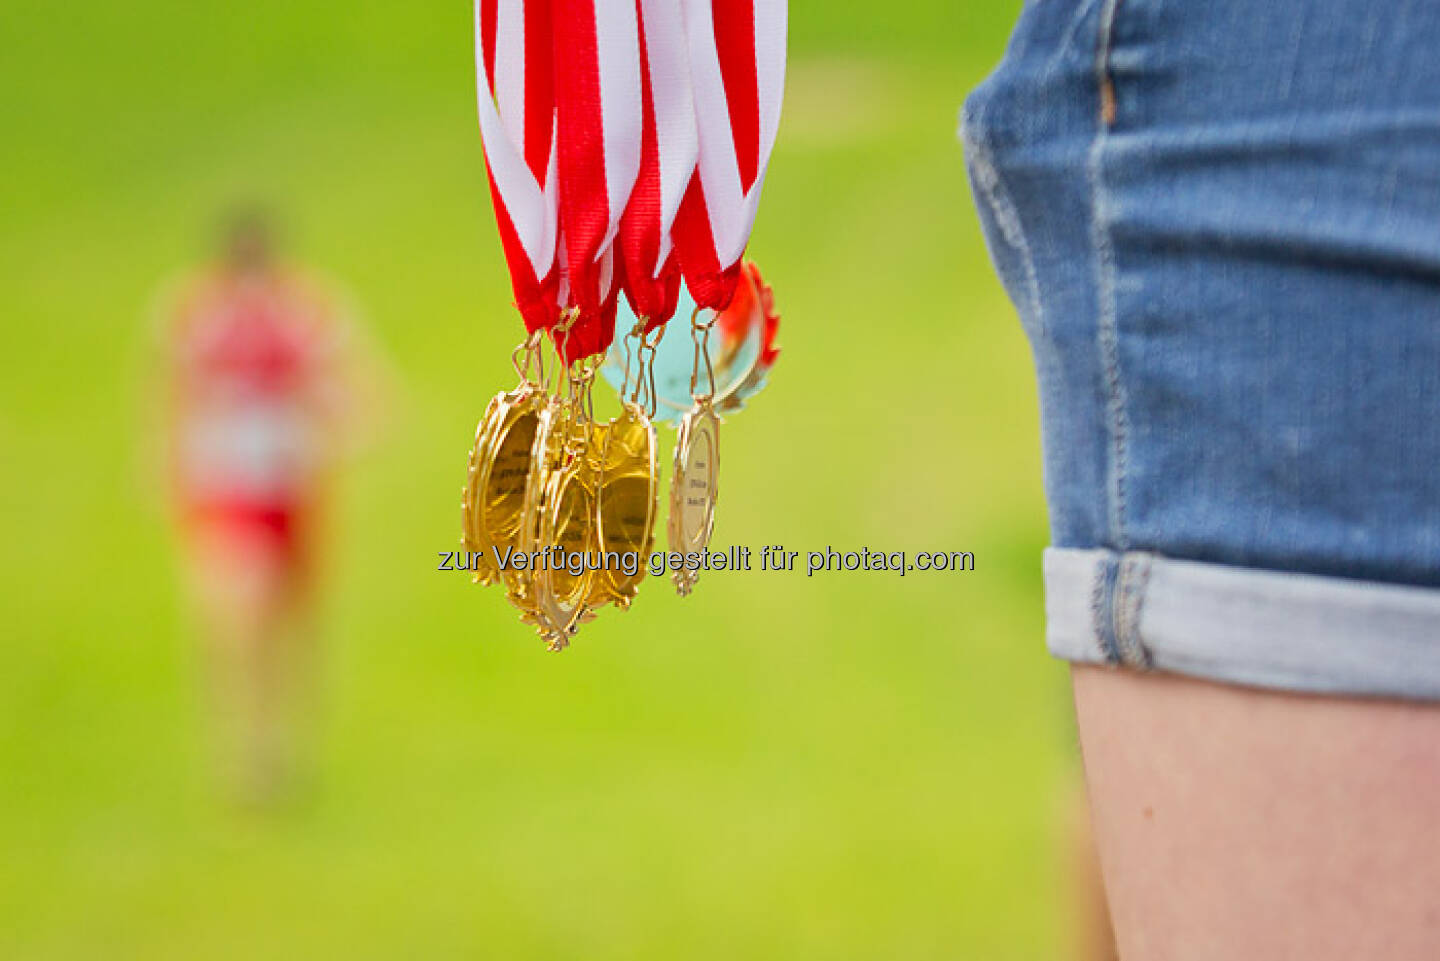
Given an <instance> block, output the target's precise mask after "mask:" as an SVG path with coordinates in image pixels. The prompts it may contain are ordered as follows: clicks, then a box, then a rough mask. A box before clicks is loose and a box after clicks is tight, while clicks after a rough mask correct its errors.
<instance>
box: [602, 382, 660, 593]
mask: <svg viewBox="0 0 1440 961" xmlns="http://www.w3.org/2000/svg"><path fill="white" fill-rule="evenodd" d="M656 446H657V445H656V438H655V426H654V425H653V424H652V423H651V422H650V417H649V415H647V414H646V413H645V411H643V410H642V409H641V408H640V407H639V405H637V404H636V403H634V402H633V401H631V402H628V403H626V404H625V407H624V409H623V410H622V411H621V413H620V416H618V417H617V418H615V420H613V421H611V422H610V424H609V425H608V427H607V428H606V430H605V437H604V442H603V443H602V444H601V445H600V446H599V455H600V456H599V457H598V458H597V459H596V467H597V468H598V469H597V472H596V473H597V496H596V505H595V506H596V511H595V535H596V537H595V549H596V551H597V552H598V553H599V554H600V565H601V566H600V571H599V572H598V575H599V576H597V578H596V588H597V595H596V599H597V600H599V601H600V602H602V603H603V602H605V601H613V602H614V604H615V606H616V607H618V608H620V609H621V610H626V609H628V608H629V607H630V603H631V602H632V601H633V600H634V599H635V595H636V594H637V593H638V592H639V590H640V582H641V581H642V580H644V579H645V572H646V560H647V558H648V557H649V554H650V549H651V547H652V545H653V543H654V532H655V515H656V513H657V511H658V503H659V477H658V459H657V457H656ZM627 554H629V555H633V558H634V561H635V564H634V573H627V572H626V571H625V569H624V568H625V567H626V566H628V565H627V564H626V563H625V555H627ZM592 606H597V607H598V606H599V604H592Z"/></svg>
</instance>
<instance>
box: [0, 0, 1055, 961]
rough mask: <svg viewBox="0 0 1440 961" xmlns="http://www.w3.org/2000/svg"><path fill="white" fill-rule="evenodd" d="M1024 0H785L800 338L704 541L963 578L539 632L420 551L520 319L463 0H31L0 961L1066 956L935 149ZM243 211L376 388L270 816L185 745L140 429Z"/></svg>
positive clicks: (1000, 498)
mask: <svg viewBox="0 0 1440 961" xmlns="http://www.w3.org/2000/svg"><path fill="white" fill-rule="evenodd" d="M1017 6H1018V4H1017V2H1015V0H1007V2H1005V3H1000V4H994V5H986V4H957V3H954V2H952V0H923V2H922V0H913V2H911V3H908V4H901V5H897V6H896V7H895V8H890V7H888V6H887V5H883V4H878V5H875V4H866V3H860V2H853V0H852V2H844V3H837V2H822V0H795V2H794V3H793V4H792V30H791V49H792V62H791V68H790V76H789V85H788V93H787V102H786V108H785V119H784V124H783V126H782V130H781V136H780V143H779V147H778V149H777V152H776V155H775V159H774V163H773V167H772V172H771V175H770V178H769V180H768V183H767V188H766V202H765V204H764V205H763V206H762V209H761V213H760V217H759V222H758V225H757V229H756V232H755V236H754V242H753V245H752V253H753V255H754V256H755V258H756V259H757V260H759V261H760V262H761V263H762V264H763V265H764V268H765V271H766V275H767V277H768V278H769V279H770V280H771V281H772V283H773V284H774V286H775V288H776V292H777V297H778V301H779V305H780V307H781V310H782V311H783V313H784V317H785V323H784V327H783V330H782V338H781V339H782V343H783V346H784V354H783V356H782V359H781V360H780V363H779V365H778V366H777V368H776V371H775V375H774V377H773V378H772V383H771V386H770V388H769V389H768V390H767V392H766V393H765V394H764V395H763V396H762V397H761V398H759V399H758V401H757V402H756V403H755V404H754V405H753V406H752V407H751V408H750V409H749V410H748V411H746V412H745V413H744V414H743V415H741V416H740V417H739V418H737V419H736V420H735V421H734V422H733V427H731V428H727V433H726V435H725V457H724V481H723V491H724V494H723V498H722V501H721V512H720V520H719V527H718V530H717V540H718V542H719V543H720V544H721V545H725V544H730V543H737V544H748V545H754V546H757V547H758V546H759V545H763V544H767V543H771V544H783V545H786V546H787V547H788V548H790V549H798V550H808V549H811V548H824V547H825V546H826V545H834V546H836V547H840V548H842V549H858V548H859V547H860V546H862V545H863V546H867V547H869V548H871V549H886V550H899V549H903V550H907V551H910V552H912V553H913V552H916V551H921V550H968V551H973V552H974V553H975V556H976V564H977V570H976V571H975V572H974V573H970V574H956V575H934V574H932V575H928V576H924V575H918V574H915V575H910V576H907V577H905V578H903V579H901V578H898V577H896V576H894V575H887V574H881V573H870V574H865V573H854V574H831V575H828V576H824V577H821V576H817V577H815V578H813V579H806V578H805V576H804V573H803V571H801V572H800V573H799V574H794V575H777V574H762V573H759V572H755V573H752V574H749V575H740V574H736V575H729V576H722V575H711V576H708V577H707V578H706V579H705V580H704V581H702V583H701V585H700V588H699V589H698V591H697V593H696V594H695V596H693V597H692V598H689V599H687V600H685V601H681V600H679V599H678V598H676V597H675V596H673V593H672V592H670V591H668V589H667V588H666V586H665V585H662V584H660V583H658V582H654V581H651V582H648V584H647V586H646V587H645V588H644V589H643V590H642V594H641V597H640V599H639V602H638V603H637V605H636V607H635V609H634V610H633V611H631V612H630V613H628V614H624V615H617V614H615V613H613V612H611V613H607V614H605V615H604V616H602V618H601V619H600V620H599V621H598V622H596V623H595V624H594V625H592V626H590V627H587V628H586V629H585V631H584V632H583V633H582V634H581V636H580V637H579V639H578V642H577V643H576V645H575V646H574V648H573V649H572V650H571V651H569V652H567V653H565V654H564V655H561V656H550V655H545V654H544V653H542V651H541V649H540V647H539V645H538V643H537V642H536V641H535V640H534V638H533V636H531V635H530V634H529V633H528V631H527V630H525V629H523V628H522V627H521V626H520V625H518V624H517V623H515V622H514V620H513V617H512V614H511V612H510V610H509V608H508V606H507V605H506V604H504V603H503V601H502V599H501V598H500V597H499V596H498V595H496V594H493V593H487V592H482V591H479V590H478V589H475V588H472V587H471V586H469V585H468V584H467V583H466V582H465V579H464V577H463V576H462V575H459V574H446V573H437V572H436V571H435V569H434V568H435V563H436V553H435V552H436V551H437V550H441V549H445V548H449V547H452V546H453V545H454V543H455V539H456V536H457V533H458V531H457V513H458V512H457V507H456V492H457V489H458V486H459V484H460V482H461V479H462V467H463V462H464V455H465V451H466V447H467V444H468V441H469V439H470V435H471V431H472V429H473V425H474V422H475V419H476V417H477V416H478V414H479V413H480V411H481V409H482V408H483V406H484V404H485V401H486V399H487V398H488V397H489V395H490V394H491V393H492V392H493V391H494V390H495V389H497V388H498V387H501V386H505V385H507V384H508V382H509V380H510V378H511V375H510V373H509V368H508V352H509V349H510V347H511V346H513V344H514V343H515V341H516V340H517V339H518V331H519V324H518V320H517V319H516V317H515V315H514V314H513V312H512V311H511V310H510V309H509V308H508V302H509V289H508V284H507V281H506V279H505V275H504V272H503V264H502V259H501V255H500V250H499V245H498V243H497V240H496V237H495V233H494V227H493V222H492V219H491V213H490V208H489V199H488V195H487V191H486V189H485V183H484V173H483V161H482V157H481V152H480V146H479V141H478V135H477V133H476V123H475V119H474V108H473V103H472V96H473V73H472V65H471V63H472V61H471V56H472V55H471V50H470V43H471V36H470V20H469V18H470V13H469V9H468V6H467V5H466V4H465V3H460V2H451V3H438V2H424V3H419V2H416V3H407V4H395V3H382V2H376V0H364V2H356V3H350V4H345V5H340V4H324V3H316V2H301V0H292V2H288V3H282V2H276V0H263V2H257V3H253V4H247V5H241V6H234V7H227V8H222V7H220V6H218V5H211V4H191V3H181V2H178V0H170V2H137V3H131V4H116V3H101V4H94V5H87V6H86V7H85V8H83V9H81V8H75V9H71V8H63V9H62V8H57V7H55V6H54V5H52V4H41V3H37V2H34V0H9V2H7V3H6V4H5V6H4V8H3V9H0V37H3V38H4V40H5V44H4V46H5V48H6V55H5V56H4V58H0V84H3V89H4V90H5V93H3V94H0V125H3V126H0V129H3V130H4V134H3V142H4V151H3V153H0V174H3V179H4V182H5V183H4V189H3V191H0V197H3V200H0V290H3V303H4V307H3V308H0V310H3V314H4V316H5V323H4V329H5V333H6V338H7V341H8V348H7V350H6V351H5V352H4V354H3V360H0V364H3V377H0V392H3V396H4V402H3V404H0V450H3V454H0V464H3V471H0V504H3V507H4V511H5V515H4V516H5V518H6V522H7V527H8V530H7V532H6V537H5V549H4V551H3V553H0V577H3V579H4V583H5V589H4V590H3V592H0V597H3V599H4V600H3V605H4V607H3V609H0V615H3V624H4V636H5V642H4V645H3V649H0V958H5V959H11V958H14V959H32V958H33V959H49V958H145V959H171V958H173V959H182V958H183V959H192V958H208V959H228V958H255V957H265V956H276V957H317V958H330V957H345V958H356V959H358V958H397V957H417V958H450V957H494V958H526V959H530V958H534V959H545V958H565V959H570V958H586V959H608V958H615V959H622V958H623V959H637V958H656V959H661V958H664V959H677V958H684V959H704V958H726V959H729V958H737V957H739V958H878V957H886V958H941V957H943V958H976V959H987V961H1003V959H1020V958H1033V959H1039V958H1052V957H1055V956H1056V954H1057V952H1058V951H1059V950H1060V945H1061V943H1062V942H1063V939H1064V930H1065V927H1064V924H1065V922H1064V916H1063V912H1062V911H1061V908H1060V905H1061V904H1062V903H1063V898H1062V884H1061V881H1062V877H1061V873H1062V872H1061V871H1060V869H1059V865H1058V855H1057V854H1056V853H1055V848H1056V844H1055V835H1056V828H1055V824H1056V821H1057V816H1056V815H1057V811H1058V810H1059V809H1060V807H1061V806H1062V802H1063V799H1064V798H1065V797H1066V795H1067V792H1068V791H1069V790H1070V783H1071V779H1072V777H1073V771H1072V767H1073V762H1072V761H1071V759H1070V755H1071V754H1072V750H1073V749H1072V747H1071V735H1070V733H1069V728H1068V721H1067V714H1068V711H1069V707H1068V702H1067V699H1066V684H1065V674H1064V672H1063V670H1061V669H1060V668H1059V667H1057V666H1055V665H1053V664H1052V663H1051V662H1049V661H1048V660H1047V658H1046V657H1045V655H1044V652H1043V645H1042V618H1041V594H1040V578H1039V551H1040V548H1041V547H1042V545H1043V544H1044V542H1045V526H1044V513H1043V504H1042V500H1041V494H1040V481H1039V452H1038V442H1037V436H1036V433H1037V427H1036V423H1037V417H1036V411H1035V408H1034V391H1033V384H1032V375H1031V372H1030V369H1029V357H1028V351H1027V348H1026V345H1025V342H1024V338H1023V336H1022V333H1021V331H1020V329H1019V326H1018V324H1016V323H1015V322H1014V320H1013V317H1012V315H1011V311H1010V308H1009V306H1008V304H1007V303H1006V302H1005V300H1004V298H1003V295H1002V293H1001V291H1000V289H999V287H998V285H997V283H996V282H995V280H994V279H993V276H992V274H991V273H990V270H989V266H988V263H987V261H986V258H985V253H984V249H983V245H982V241H981V237H980V233H979V230H978V226H977V223H976V220H975V216H974V213H973V211H972V208H971V203H970V199H969V192H968V188H967V187H966V184H965V177H964V167H963V162H962V156H961V150H960V147H959V145H958V144H957V142H956V140H955V136H954V128H955V116H956V109H957V107H958V105H959V103H960V101H961V100H962V98H963V96H964V94H965V92H966V91H967V90H968V89H969V88H970V87H971V86H973V85H974V84H975V83H976V82H977V81H978V80H979V79H980V78H981V77H982V76H983V74H984V73H985V72H986V70H987V69H988V68H989V66H990V65H991V64H992V63H993V62H994V61H995V60H996V59H998V57H999V55H1000V51H1001V49H1002V47H1003V42H1004V36H1005V34H1006V32H1007V30H1008V26H1009V23H1010V22H1011V20H1012V18H1013V17H1014V15H1015V12H1016V8H1017ZM253 197H259V198H263V199H265V200H268V201H269V202H270V203H271V204H272V205H273V206H274V207H276V208H277V209H279V210H281V211H283V212H284V213H285V216H286V220H287V222H288V224H289V226H290V233H291V236H292V239H293V246H294V248H295V249H296V251H297V253H298V255H299V256H300V257H301V258H302V259H304V260H305V261H306V262H308V263H310V264H311V265H313V266H315V267H316V268H318V269H320V270H321V271H323V272H325V273H327V274H329V275H331V276H333V277H335V278H337V279H339V280H340V281H341V282H343V283H344V284H345V285H346V286H347V287H348V288H349V290H350V291H351V292H352V293H353V295H354V296H355V298H356V300H357V301H358V303H359V304H360V305H361V306H362V307H363V312H364V316H365V319H366V321H367V323H368V325H369V326H370V327H371V328H372V329H373V332H374V334H375V336H376V339H377V340H378V341H380V342H381V343H383V344H384V345H385V347H386V349H387V351H388V353H389V355H390V357H391V361H392V363H393V366H394V368H395V370H396V372H397V377H398V380H399V390H398V397H397V410H396V412H395V414H394V416H393V418H392V423H391V425H390V428H389V430H387V431H386V432H385V433H384V434H383V435H381V436H379V437H377V438H376V439H375V441H374V443H373V445H372V446H371V448H370V450H369V451H368V453H366V454H365V455H364V456H363V458H362V459H361V460H359V461H358V462H357V463H356V465H355V470H354V472H353V475H352V476H351V477H350V478H349V480H348V483H347V484H346V486H345V489H344V494H343V501H342V504H341V506H340V510H339V516H338V521H339V523H338V524H337V542H336V556H335V561H336V566H335V570H334V572H333V576H332V577H331V578H330V580H329V584H328V589H327V608H326V609H327V614H328V621H327V629H326V635H325V637H326V653H327V662H328V663H327V672H326V685H325V706H326V707H325V713H324V718H325V721H324V731H323V744H322V747H323V750H322V752H321V758H320V771H319V776H318V783H317V785H316V788H315V790H314V792H313V795H312V796H311V797H310V799H309V800H308V801H307V802H306V803H304V804H303V805H301V806H299V807H297V808H295V809H293V810H289V811H285V812H282V813H280V814H279V815H276V816H272V817H268V818H255V817H245V816H241V815H239V814H237V813H236V812H235V811H233V810H231V809H229V808H227V807H226V806H224V805H223V804H221V803H218V802H217V800H216V798H215V796H214V792H213V789H212V785H211V783H210V782H209V780H208V779H207V774H206V768H205V750H204V745H205V739H204V733H203V729H202V727H201V724H200V721H201V719H202V718H203V704H202V700H201V692H200V688H199V685H198V683H197V680H198V675H199V664H198V652H197V650H196V644H195V639H194V638H193V636H192V635H191V634H190V633H189V631H188V629H187V625H186V622H185V619H184V618H183V617H182V616H181V605H180V603H179V598H180V592H179V588H178V585H177V577H176V573H177V572H176V568H175V560H174V558H173V552H172V550H171V547H172V545H171V543H170V539H169V534H168V532H167V528H166V525H165V519H164V515H163V511H162V510H161V506H160V505H159V504H158V502H157V495H156V493H155V492H154V491H152V490H151V489H150V486H149V485H150V475H149V474H147V472H146V470H145V465H144V462H143V458H142V457H141V455H140V453H139V451H140V447H141V438H140V431H141V429H142V425H143V423H144V420H143V416H142V414H143V402H144V396H145V390H146V378H147V377H149V376H151V375H152V374H153V371H154V368H153V364H152V361H151V358H150V357H149V355H148V354H147V338H148V336H149V334H148V331H147V329H146V324H147V318H146V311H147V308H148V307H149V305H150V303H151V302H152V299H153V297H154V295H155V292H156V290H157V288H158V286H159V284H160V283H161V282H162V280H163V279H164V278H166V277H167V276H171V275H173V274H174V273H175V272H176V271H177V270H178V269H181V268H183V267H184V266H186V265H187V264H191V263H193V262H195V260H196V259H197V258H198V257H199V256H200V254H201V252H202V246H201V245H202V244H203V242H204V241H205V239H206V237H207V234H208V231H209V230H210V228H211V226H212V224H213V220H214V217H215V215H216V214H217V212H218V211H220V210H221V209H222V208H224V207H225V206H226V205H227V204H228V203H230V202H232V201H233V200H235V199H237V198H240V199H245V198H253ZM802 559H803V558H802Z"/></svg>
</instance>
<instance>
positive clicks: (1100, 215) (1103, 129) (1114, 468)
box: [1086, 0, 1129, 551]
mask: <svg viewBox="0 0 1440 961" xmlns="http://www.w3.org/2000/svg"><path fill="white" fill-rule="evenodd" d="M1119 7H1120V0H1105V6H1104V7H1103V8H1102V9H1101V11H1100V31H1099V33H1100V35H1099V39H1098V43H1097V47H1096V53H1095V82H1096V88H1097V91H1098V92H1099V94H1100V97H1101V102H1102V109H1101V116H1100V117H1098V118H1097V121H1098V122H1097V125H1096V130H1095V140H1094V142H1093V143H1092V144H1091V145H1090V155H1089V158H1088V163H1087V164H1086V174H1087V177H1088V180H1089V184H1090V210H1091V215H1090V238H1091V243H1092V244H1093V245H1094V248H1095V285H1096V298H1097V300H1098V301H1099V303H1098V307H1099V311H1098V314H1099V321H1098V328H1099V329H1098V335H1097V338H1096V339H1097V340H1098V342H1099V348H1100V358H1101V363H1102V365H1103V367H1104V370H1105V391H1106V410H1107V412H1108V413H1109V415H1110V417H1109V425H1108V426H1109V428H1110V449H1109V452H1108V453H1109V457H1108V464H1107V468H1108V470H1107V473H1108V475H1109V477H1108V485H1107V486H1108V488H1109V491H1108V494H1109V498H1108V499H1109V504H1108V505H1107V514H1108V520H1109V526H1110V540H1111V542H1112V545H1113V546H1114V547H1116V548H1117V549H1119V550H1122V551H1123V550H1125V549H1126V548H1127V547H1129V538H1128V537H1127V536H1126V533H1125V475H1126V469H1127V463H1126V440H1127V434H1128V432H1129V423H1128V421H1127V418H1126V413H1125V388H1124V385H1123V384H1122V383H1121V380H1120V345H1119V336H1120V335H1119V320H1118V317H1117V312H1118V306H1117V298H1116V293H1115V251H1114V248H1113V245H1112V243H1111V239H1110V228H1109V222H1110V219H1111V210H1112V207H1111V203H1110V198H1109V196H1108V194H1107V193H1106V190H1105V181H1104V174H1103V170H1102V162H1103V159H1104V153H1105V146H1106V144H1107V143H1108V140H1109V137H1108V134H1109V129H1110V124H1111V122H1113V120H1114V118H1113V116H1110V115H1109V113H1108V108H1107V107H1106V106H1104V105H1105V104H1110V105H1113V93H1111V92H1110V91H1111V90H1112V89H1113V88H1111V86H1110V84H1111V78H1110V50H1111V40H1112V37H1113V34H1114V28H1115V13H1116V11H1117V10H1118V9H1119ZM1107 97H1108V98H1112V99H1110V100H1108V101H1107V99H1106V98H1107Z"/></svg>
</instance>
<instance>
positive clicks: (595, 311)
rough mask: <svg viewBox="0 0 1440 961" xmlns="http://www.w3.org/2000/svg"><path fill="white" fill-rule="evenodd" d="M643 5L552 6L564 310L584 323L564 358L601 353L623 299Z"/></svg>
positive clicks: (602, 1)
mask: <svg viewBox="0 0 1440 961" xmlns="http://www.w3.org/2000/svg"><path fill="white" fill-rule="evenodd" d="M636 3H637V0H552V2H551V12H552V16H553V20H552V23H553V24H554V31H555V52H554V56H555V106H556V121H557V125H556V131H557V134H556V136H557V140H558V142H559V167H558V174H559V179H560V222H561V224H562V225H563V230H562V234H563V243H564V247H565V259H566V264H567V266H568V281H569V291H568V298H567V303H566V306H573V307H578V308H579V310H580V317H579V320H578V321H577V322H576V324H575V327H574V329H573V330H572V331H571V332H570V335H569V338H568V342H566V343H564V344H563V346H562V349H563V352H564V353H565V355H566V358H567V360H568V359H573V358H577V357H585V356H588V355H590V354H593V353H598V352H599V351H601V350H604V349H605V348H606V347H607V346H608V345H609V343H610V340H611V337H612V336H613V333H614V324H615V299H616V297H617V296H618V294H619V285H618V284H617V283H616V281H617V280H618V278H617V276H616V274H617V266H618V265H617V264H616V262H615V257H614V250H613V246H612V245H613V242H614V239H615V235H616V232H617V231H618V229H619V226H620V218H621V216H622V215H623V214H624V212H625V205H626V203H627V202H628V201H629V199H630V193H631V190H632V188H633V187H634V186H635V177H636V175H637V173H638V172H639V169H640V144H641V136H642V128H643V109H642V106H641V90H640V46H639V33H638V30H639V27H638V23H637V16H636Z"/></svg>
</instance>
